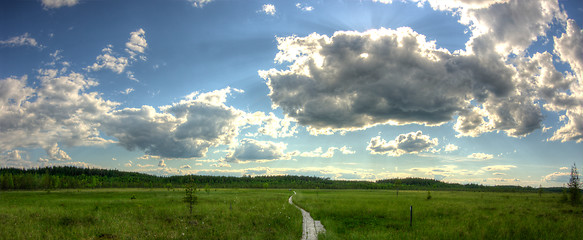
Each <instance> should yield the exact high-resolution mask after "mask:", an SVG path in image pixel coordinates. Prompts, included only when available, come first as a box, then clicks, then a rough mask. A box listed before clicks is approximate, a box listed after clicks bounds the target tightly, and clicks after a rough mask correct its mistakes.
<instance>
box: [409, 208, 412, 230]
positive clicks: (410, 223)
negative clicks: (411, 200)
mask: <svg viewBox="0 0 583 240" xmlns="http://www.w3.org/2000/svg"><path fill="white" fill-rule="evenodd" d="M409 212H410V215H409V227H413V206H410V207H409Z"/></svg>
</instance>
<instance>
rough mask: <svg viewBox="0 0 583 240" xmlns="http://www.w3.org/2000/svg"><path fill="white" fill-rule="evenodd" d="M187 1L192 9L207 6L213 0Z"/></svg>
mask: <svg viewBox="0 0 583 240" xmlns="http://www.w3.org/2000/svg"><path fill="white" fill-rule="evenodd" d="M188 1H189V2H191V3H192V6H194V7H197V8H202V7H204V5H207V4H209V3H210V2H212V1H214V0H188Z"/></svg>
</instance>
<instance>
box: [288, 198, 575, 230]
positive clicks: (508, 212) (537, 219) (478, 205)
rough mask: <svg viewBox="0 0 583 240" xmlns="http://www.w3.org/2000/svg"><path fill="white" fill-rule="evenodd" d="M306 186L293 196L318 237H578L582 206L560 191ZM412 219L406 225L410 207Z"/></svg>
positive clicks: (408, 219)
mask: <svg viewBox="0 0 583 240" xmlns="http://www.w3.org/2000/svg"><path fill="white" fill-rule="evenodd" d="M429 194H430V196H431V198H430V199H427V198H428V192H427V191H399V195H398V196H397V194H396V191H392V190H391V191H384V190H318V191H316V190H306V191H298V194H297V196H295V197H294V202H295V203H296V204H298V205H299V206H301V207H302V208H304V209H306V210H307V211H310V213H311V215H312V217H313V218H314V219H318V220H320V221H321V222H322V224H324V226H325V227H326V234H323V235H322V234H321V235H320V237H319V239H580V238H581V236H583V208H582V207H581V206H577V207H574V206H571V205H570V204H567V203H561V202H560V198H561V194H558V193H543V194H542V195H540V196H539V195H538V194H536V193H497V192H463V191H432V192H430V193H429ZM411 206H413V222H412V226H410V207H411Z"/></svg>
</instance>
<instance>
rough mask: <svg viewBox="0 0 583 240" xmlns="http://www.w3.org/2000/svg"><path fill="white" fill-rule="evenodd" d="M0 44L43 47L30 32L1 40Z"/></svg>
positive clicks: (4, 45) (3, 45)
mask: <svg viewBox="0 0 583 240" xmlns="http://www.w3.org/2000/svg"><path fill="white" fill-rule="evenodd" d="M0 46H2V47H22V46H30V47H41V45H39V44H38V43H37V41H36V40H35V39H34V38H31V37H30V34H29V33H24V34H22V35H20V36H16V37H11V38H9V39H7V40H0Z"/></svg>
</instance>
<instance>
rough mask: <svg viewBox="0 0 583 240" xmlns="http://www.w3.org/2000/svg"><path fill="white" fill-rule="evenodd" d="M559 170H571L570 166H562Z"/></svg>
mask: <svg viewBox="0 0 583 240" xmlns="http://www.w3.org/2000/svg"><path fill="white" fill-rule="evenodd" d="M559 170H569V168H568V167H561V168H559Z"/></svg>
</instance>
